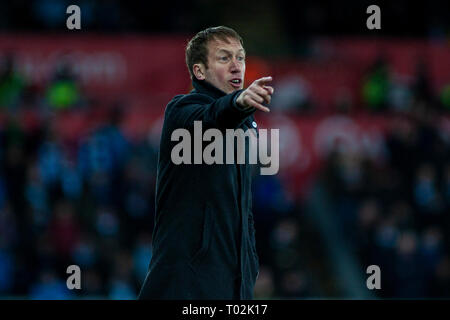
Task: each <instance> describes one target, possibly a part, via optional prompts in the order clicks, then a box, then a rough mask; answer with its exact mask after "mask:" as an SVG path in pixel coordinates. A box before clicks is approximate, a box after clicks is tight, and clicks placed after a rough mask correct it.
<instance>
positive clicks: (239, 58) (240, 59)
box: [237, 57, 245, 61]
mask: <svg viewBox="0 0 450 320" xmlns="http://www.w3.org/2000/svg"><path fill="white" fill-rule="evenodd" d="M237 59H238V60H239V61H244V60H245V58H244V57H238V58H237Z"/></svg>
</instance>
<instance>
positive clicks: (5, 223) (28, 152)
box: [0, 55, 450, 299]
mask: <svg viewBox="0 0 450 320" xmlns="http://www.w3.org/2000/svg"><path fill="white" fill-rule="evenodd" d="M1 61H2V63H1V65H0V116H1V121H2V122H1V123H2V124H1V126H0V297H25V298H31V299H55V298H59V299H95V298H110V299H134V298H136V296H137V294H138V292H139V288H140V285H141V284H142V282H143V280H144V277H145V275H146V272H147V268H148V264H149V261H150V258H151V256H152V250H151V236H152V230H153V219H154V196H155V179H156V165H157V151H158V142H156V141H155V139H153V138H150V137H144V138H143V139H131V138H129V137H127V135H126V134H125V132H124V131H123V129H122V128H123V126H122V124H123V111H124V108H126V104H125V105H124V106H121V105H116V106H111V107H110V108H109V109H108V110H109V111H108V116H107V117H106V118H105V119H104V121H103V123H101V124H100V125H99V126H96V127H95V128H94V129H92V130H91V131H90V132H89V133H88V134H87V135H80V136H77V137H76V139H74V140H71V139H69V140H67V139H63V138H62V137H61V136H59V135H58V131H57V130H55V126H56V123H55V121H57V120H56V119H58V118H57V117H55V114H59V115H61V114H64V112H66V111H67V110H83V109H89V103H90V100H89V97H86V96H85V94H84V93H83V91H82V89H81V88H80V86H79V84H78V81H77V79H76V77H75V76H74V75H73V74H72V73H71V71H70V68H68V66H67V65H66V64H64V62H62V63H61V64H60V65H58V66H56V68H55V71H54V75H53V77H51V79H50V81H49V82H48V83H46V84H45V85H44V86H43V87H42V88H36V87H34V86H33V85H32V84H30V83H29V82H28V80H27V79H26V78H25V77H23V76H22V75H21V74H20V73H18V72H17V70H16V69H15V64H14V57H13V56H11V55H6V58H4V59H2V60H1ZM427 77H428V76H427V72H426V68H425V67H423V65H421V64H419V65H418V71H417V75H416V78H415V79H414V80H413V81H409V82H408V83H409V84H408V85H404V83H402V82H401V81H396V80H395V78H393V77H392V76H390V75H389V73H388V67H387V64H386V62H385V61H383V59H380V60H379V61H376V62H375V63H374V66H373V67H372V68H370V69H369V70H368V72H367V74H366V76H365V77H364V78H362V79H361V96H362V102H363V105H364V108H366V110H369V111H371V112H377V113H383V112H392V116H393V117H394V118H395V119H396V120H395V121H393V122H392V127H391V128H390V129H389V130H388V134H387V136H386V138H385V140H384V144H385V150H384V153H383V154H382V156H381V157H373V154H372V153H370V152H367V153H364V152H363V151H360V152H350V151H349V150H348V149H346V148H345V147H344V148H341V147H340V146H339V145H337V147H336V149H335V150H334V152H332V153H330V155H329V157H328V159H327V161H326V164H325V166H324V168H323V169H322V171H321V172H320V174H319V179H318V180H317V181H318V183H320V184H321V185H322V186H323V187H324V188H325V189H326V190H327V192H328V193H329V194H330V196H331V207H332V208H333V212H332V214H334V215H336V216H337V217H338V218H339V219H338V221H339V222H340V226H339V228H342V230H343V231H344V232H343V234H345V237H346V239H345V241H346V243H347V247H348V248H349V250H350V251H352V252H353V253H354V254H355V255H356V256H357V257H358V259H359V262H360V264H361V266H368V265H371V264H376V265H379V266H380V268H381V270H382V277H383V278H382V279H383V280H382V281H383V282H382V284H383V290H381V291H379V293H377V294H378V295H379V296H380V297H449V296H450V255H449V253H450V233H449V232H448V230H450V216H449V212H450V137H449V136H448V133H446V132H444V131H442V130H441V129H442V127H441V126H438V125H437V123H438V121H439V119H440V118H439V117H440V116H441V115H442V113H443V112H444V110H446V109H447V108H448V103H449V98H448V88H447V89H444V91H442V93H436V92H434V91H433V90H432V89H431V87H430V84H429V82H428V80H427ZM296 83H297V84H298V82H296ZM300 84H301V85H303V87H304V88H305V89H304V91H302V92H300V93H299V95H298V96H296V97H292V96H290V95H289V94H290V93H292V92H293V91H295V89H294V90H292V89H289V88H290V82H289V81H288V82H286V84H285V85H286V88H287V89H286V90H285V91H286V92H287V96H286V97H284V99H285V100H284V101H289V100H295V101H297V102H298V103H297V104H296V105H293V106H292V108H296V107H298V108H300V109H302V108H304V109H308V108H311V103H310V101H309V100H308V98H307V97H308V95H307V93H305V92H307V86H306V85H304V83H303V82H300ZM279 85H280V86H283V83H280V84H279ZM399 86H401V88H400V89H399ZM294 87H295V86H294ZM445 90H447V91H445ZM280 91H281V92H283V90H280ZM297 93H298V92H297ZM277 99H280V100H278V102H276V100H275V99H274V103H275V104H279V105H280V106H279V107H277V106H274V108H275V109H278V110H279V111H278V112H283V108H282V106H284V107H285V103H283V102H282V101H283V95H280V96H279V97H278V98H277ZM162 107H163V106H161V108H162ZM287 109H289V108H287ZM23 110H37V111H38V114H39V119H38V121H37V122H36V123H35V124H34V125H33V126H28V125H26V124H25V123H24V122H23V121H21V118H20V116H19V115H20V111H23ZM342 110H347V112H349V110H350V109H348V108H345V107H343V108H337V109H336V111H342ZM369 151H370V150H369ZM253 198H254V201H253V203H254V204H253V210H254V217H255V227H256V232H257V249H258V253H259V255H260V264H261V270H260V274H259V278H258V281H257V284H256V288H255V296H256V298H309V297H324V296H325V297H326V296H327V294H329V293H328V292H327V291H326V289H325V288H326V286H327V284H326V283H325V284H324V282H328V281H332V280H330V279H329V278H330V277H331V276H330V275H328V276H327V275H325V273H326V272H325V271H324V270H318V269H320V267H319V266H320V265H322V264H323V263H325V262H324V260H321V258H319V257H318V256H319V255H321V254H322V253H321V250H323V248H321V247H320V241H317V237H316V236H314V235H312V234H313V233H315V231H314V229H313V227H312V226H311V225H310V224H309V223H310V222H309V221H308V219H307V218H306V215H305V212H306V210H307V209H306V204H305V202H304V201H305V199H290V198H289V197H288V196H287V194H286V190H285V188H284V186H283V181H281V180H280V177H279V175H275V176H260V175H257V176H256V177H255V180H254V187H253ZM322 259H323V258H322ZM73 264H75V265H78V266H79V267H80V268H81V271H82V277H81V279H82V283H81V287H82V290H68V289H67V287H66V279H67V277H68V274H67V273H66V271H67V267H68V266H70V265H73ZM327 277H328V278H327Z"/></svg>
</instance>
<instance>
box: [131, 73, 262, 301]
mask: <svg viewBox="0 0 450 320" xmlns="http://www.w3.org/2000/svg"><path fill="white" fill-rule="evenodd" d="M193 86H194V89H193V90H192V91H191V92H190V93H189V94H185V95H177V96H175V97H174V98H173V99H172V100H171V101H170V102H169V104H168V105H167V107H166V110H165V113H164V125H163V130H162V136H161V143H160V149H159V156H158V172H157V182H156V213H155V214H156V215H155V226H154V231H153V238H152V250H153V251H152V259H151V262H150V267H149V271H148V274H147V277H146V279H145V281H144V284H143V286H142V288H141V292H140V294H139V298H140V299H183V300H184V299H252V298H253V288H254V285H255V281H256V278H257V276H258V269H259V264H258V256H257V252H256V247H255V229H254V224H253V215H252V196H251V180H252V171H255V170H253V169H255V165H253V164H249V158H248V152H249V148H248V144H246V146H247V148H246V149H245V150H246V162H245V164H236V163H234V164H225V150H224V164H211V165H208V164H205V163H203V164H193V162H192V163H191V164H179V165H176V164H174V163H173V162H172V159H171V152H172V149H173V147H174V146H175V145H176V144H178V143H179V141H171V135H172V132H173V131H174V130H176V129H178V128H184V129H187V130H189V132H191V136H192V137H194V134H193V125H194V121H197V120H199V121H202V130H203V132H205V131H206V130H207V129H208V128H217V129H219V130H221V131H222V132H225V131H224V129H227V128H228V129H236V128H241V129H243V130H244V131H247V130H248V129H249V128H256V127H257V124H256V122H255V119H254V116H253V114H254V112H255V109H254V108H250V109H247V110H244V109H242V108H240V107H239V106H238V105H237V104H236V98H237V96H238V95H239V94H240V92H241V91H242V90H239V91H236V92H233V93H231V94H225V93H224V92H222V91H221V90H219V89H217V88H216V87H214V86H212V85H210V84H209V83H207V82H205V81H198V80H194V81H193ZM255 131H256V130H255ZM224 138H225V134H224ZM224 142H225V140H224ZM246 142H248V140H247V139H246ZM192 144H193V141H192ZM207 144H209V142H203V147H205V145H207ZM224 144H225V143H224ZM235 151H236V149H235ZM193 152H194V150H193V149H192V153H191V156H192V160H193V159H194V154H193ZM235 154H236V153H235Z"/></svg>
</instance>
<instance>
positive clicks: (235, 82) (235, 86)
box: [229, 78, 242, 88]
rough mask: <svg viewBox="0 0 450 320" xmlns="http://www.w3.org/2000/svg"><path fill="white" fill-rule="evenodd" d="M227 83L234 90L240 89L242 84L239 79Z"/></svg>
mask: <svg viewBox="0 0 450 320" xmlns="http://www.w3.org/2000/svg"><path fill="white" fill-rule="evenodd" d="M229 82H230V84H231V85H232V86H233V87H234V88H240V87H241V84H242V80H241V79H238V78H236V79H231V80H230V81H229Z"/></svg>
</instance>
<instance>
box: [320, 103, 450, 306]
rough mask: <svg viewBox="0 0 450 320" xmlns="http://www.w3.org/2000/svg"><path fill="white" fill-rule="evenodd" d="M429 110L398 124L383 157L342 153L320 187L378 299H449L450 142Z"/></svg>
mask: <svg viewBox="0 0 450 320" xmlns="http://www.w3.org/2000/svg"><path fill="white" fill-rule="evenodd" d="M437 123H438V121H437V119H436V118H435V116H434V115H433V113H432V112H430V111H429V109H426V110H418V111H416V112H415V113H412V114H409V115H408V116H403V117H399V118H398V119H396V120H395V122H394V126H393V128H392V130H390V132H389V133H388V135H387V137H386V141H385V146H386V150H385V153H384V156H383V157H379V158H374V157H371V155H370V154H368V153H364V152H349V150H346V151H344V150H345V149H342V148H339V147H337V148H336V150H335V151H334V152H332V153H331V154H330V156H329V158H328V161H327V165H326V169H325V170H324V171H323V173H322V182H323V184H324V186H325V188H326V189H327V191H328V192H329V193H330V195H331V199H332V200H331V202H332V206H333V212H332V214H334V215H336V216H337V217H338V219H337V221H339V223H340V224H339V226H338V228H340V229H342V231H343V232H342V234H344V235H345V237H346V239H345V241H346V242H347V246H348V247H349V248H350V249H351V250H352V251H353V252H354V254H355V255H356V256H357V257H358V258H359V261H360V263H361V266H365V267H367V266H369V265H378V266H379V267H380V269H381V274H382V290H379V292H377V295H378V296H380V297H389V298H399V297H401V298H424V297H428V298H429V297H440V298H442V297H449V296H450V233H449V230H450V215H449V213H450V140H449V136H448V132H447V133H445V132H443V131H442V129H441V128H440V127H439V126H437V125H436V124H437Z"/></svg>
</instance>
